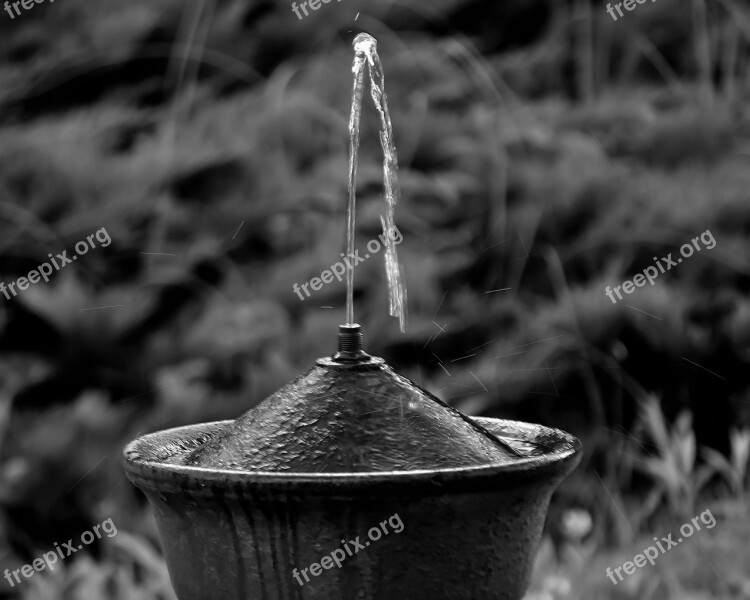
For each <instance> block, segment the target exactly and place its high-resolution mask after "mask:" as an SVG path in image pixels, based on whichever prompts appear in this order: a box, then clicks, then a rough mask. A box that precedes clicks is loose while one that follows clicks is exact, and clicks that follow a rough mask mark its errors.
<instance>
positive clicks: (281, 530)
mask: <svg viewBox="0 0 750 600" xmlns="http://www.w3.org/2000/svg"><path fill="white" fill-rule="evenodd" d="M474 420H475V421H477V422H478V423H479V424H481V425H482V426H484V427H485V428H487V429H488V430H489V431H490V432H492V433H493V434H494V435H496V436H498V437H501V438H503V439H504V440H506V442H507V443H510V444H512V445H514V446H516V447H517V448H519V450H521V451H522V452H525V454H527V456H525V457H523V458H520V459H518V460H517V461H515V462H513V463H512V464H502V465H499V464H487V465H480V466H470V467H466V468H452V469H434V470H414V471H388V472H383V471H378V472H356V473H293V472H268V471H266V472H260V471H230V470H212V469H206V468H200V467H188V466H182V465H179V464H173V463H171V462H170V459H171V460H174V458H175V457H176V456H178V455H181V454H183V453H185V452H188V451H190V450H193V449H195V448H196V447H198V446H200V445H201V444H203V443H205V442H206V440H208V439H210V438H212V437H213V436H215V435H217V434H218V433H220V432H221V431H223V429H224V428H226V427H228V426H229V425H231V424H232V423H233V421H220V422H214V423H203V424H198V425H189V426H185V427H178V428H175V429H169V430H165V431H159V432H156V433H152V434H149V435H145V436H142V437H140V438H138V439H136V440H134V441H132V442H131V443H130V444H128V446H127V447H126V448H125V450H124V457H123V459H124V460H123V462H124V467H125V471H126V473H127V476H128V478H129V479H130V480H131V481H132V482H133V483H134V484H135V485H136V486H138V487H139V488H140V489H141V490H142V491H143V492H144V493H145V494H146V496H147V497H148V499H149V501H150V503H151V505H152V507H153V509H154V512H155V515H156V522H157V526H158V529H159V534H160V537H161V540H162V543H163V546H164V553H165V556H166V560H167V565H168V568H169V572H170V576H171V578H172V583H173V585H174V588H175V591H176V592H177V596H178V597H179V598H180V600H213V599H216V600H255V599H257V600H313V599H321V600H360V599H361V600H394V599H398V600H438V599H440V600H485V599H486V600H489V599H492V600H520V599H521V598H522V597H523V595H524V592H525V590H526V587H527V584H528V579H529V576H530V572H531V566H532V562H533V556H534V553H535V551H536V548H537V545H538V543H539V540H540V537H541V533H542V528H543V525H544V520H545V517H546V513H547V508H548V505H549V500H550V497H551V495H552V493H553V491H554V490H555V488H556V487H557V485H558V484H559V483H560V481H562V479H564V478H565V477H566V476H567V475H568V474H569V473H570V472H571V471H572V470H573V469H574V468H575V467H576V465H577V464H578V462H579V461H580V458H581V443H580V441H579V440H578V439H576V438H575V437H573V436H571V435H569V434H567V433H565V432H563V431H560V430H557V429H552V428H548V427H543V426H540V425H534V424H529V423H522V422H518V421H507V420H501V419H490V418H475V419H474ZM396 513H397V514H398V515H399V517H400V519H401V521H402V523H403V525H404V529H403V531H401V532H400V533H394V532H390V533H389V534H388V535H383V536H382V537H381V538H380V539H379V540H378V541H374V542H371V543H370V545H369V546H368V547H367V548H366V549H365V550H362V551H359V552H357V553H356V554H354V555H353V556H351V557H347V558H346V559H345V561H344V562H343V564H342V566H341V568H336V567H335V566H334V567H333V568H331V569H329V570H323V571H322V573H321V574H320V575H319V576H317V577H313V576H311V577H310V582H309V583H305V584H304V585H303V586H300V585H299V583H298V582H297V581H296V580H295V578H294V577H293V576H292V570H293V569H297V570H298V571H299V570H301V569H303V568H306V567H309V566H310V565H311V564H312V563H320V561H321V559H322V558H323V557H324V556H326V555H329V554H330V553H331V552H333V551H334V550H335V549H337V548H341V547H342V546H343V545H344V544H343V542H342V540H343V541H347V542H348V541H354V540H355V538H356V537H357V536H360V539H361V541H362V543H364V541H365V540H368V537H367V533H368V530H370V529H371V528H373V527H378V525H379V523H381V522H383V521H385V520H387V519H388V518H389V517H390V516H391V515H393V514H396Z"/></svg>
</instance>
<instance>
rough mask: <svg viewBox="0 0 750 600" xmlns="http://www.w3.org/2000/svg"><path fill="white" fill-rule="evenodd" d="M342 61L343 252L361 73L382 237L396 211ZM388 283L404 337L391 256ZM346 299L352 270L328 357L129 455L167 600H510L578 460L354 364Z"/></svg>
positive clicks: (526, 430)
mask: <svg viewBox="0 0 750 600" xmlns="http://www.w3.org/2000/svg"><path fill="white" fill-rule="evenodd" d="M354 50H355V59H354V68H353V71H354V89H353V94H352V117H351V120H350V134H351V140H352V143H351V148H350V164H349V167H350V177H349V205H348V211H347V247H348V251H349V253H353V252H354V213H355V193H354V190H355V182H356V166H357V149H358V144H359V115H360V112H361V101H362V92H363V87H364V71H365V70H366V69H367V70H368V71H369V74H370V79H371V90H372V94H371V95H372V98H373V100H374V102H375V105H376V107H377V108H378V111H379V113H380V116H381V126H382V130H381V135H380V138H381V142H382V145H383V150H384V155H385V159H384V163H383V165H384V175H385V189H386V193H385V195H386V201H387V205H386V215H385V218H384V219H383V227H384V230H386V231H387V228H389V227H393V210H394V206H395V205H396V203H397V201H398V182H397V178H396V168H397V160H396V154H395V148H394V146H393V137H392V130H391V123H390V117H389V115H388V106H387V100H386V96H385V91H384V85H383V73H382V67H381V65H380V60H379V58H378V56H377V51H376V46H375V41H374V39H373V38H371V37H370V36H368V35H366V34H360V35H359V36H357V38H355V40H354ZM386 271H387V273H388V285H389V291H390V294H389V297H390V308H391V314H393V315H394V316H397V317H398V318H399V322H400V324H401V327H402V329H403V325H404V314H405V313H404V310H405V306H404V304H405V294H404V290H403V287H402V284H401V282H400V275H399V268H398V259H397V256H396V250H395V246H394V245H393V243H392V240H391V243H390V245H389V246H387V247H386ZM352 289H353V270H352V269H349V271H348V273H347V292H348V293H347V314H346V323H345V324H344V325H341V326H340V328H339V332H338V336H339V343H338V352H337V353H336V354H334V355H333V356H332V357H325V358H320V359H318V360H317V361H316V363H315V364H314V365H313V367H312V368H311V369H310V370H308V371H307V372H306V373H304V374H303V375H301V376H300V377H298V378H297V379H296V380H295V381H293V382H291V383H289V384H287V385H286V386H284V387H282V388H281V389H280V390H278V391H277V392H275V393H274V394H272V395H271V396H269V397H268V398H266V399H265V400H264V401H263V402H261V403H260V404H259V405H258V406H256V407H254V408H252V409H251V410H249V411H248V412H246V413H245V414H244V415H242V416H241V417H240V418H238V419H237V420H235V421H222V422H215V423H203V424H198V425H190V426H186V427H179V428H175V429H170V430H167V431H159V432H156V433H152V434H149V435H145V436H142V437H139V438H138V439H136V440H134V441H133V442H131V443H130V444H128V446H127V447H126V448H125V451H124V466H125V470H126V473H127V475H128V477H129V478H130V480H131V481H132V482H133V483H134V484H135V485H136V486H138V487H139V488H140V489H141V490H143V492H144V493H145V494H146V496H147V497H148V499H149V501H150V503H151V505H152V507H153V510H154V512H155V515H156V521H157V525H158V529H159V534H160V537H161V539H162V541H163V545H164V553H165V556H166V560H167V565H168V567H169V572H170V575H171V578H172V582H173V584H174V587H175V590H176V592H177V595H178V597H179V598H180V600H212V599H216V600H254V599H258V600H312V599H321V600H360V599H361V600H395V599H398V600H422V599H433V598H434V599H438V598H439V599H442V600H485V599H486V600H490V599H492V600H519V599H520V598H521V597H522V596H523V594H524V591H525V589H526V586H527V583H528V577H529V573H530V570H531V569H530V567H531V562H532V559H533V554H534V550H535V548H536V545H537V544H538V542H539V538H540V536H541V532H542V527H543V524H544V518H545V515H546V511H547V507H548V504H549V500H550V496H551V495H552V492H553V491H554V489H555V488H556V487H557V485H558V484H559V483H560V481H562V479H563V478H564V477H565V476H567V475H568V474H569V473H570V472H571V471H572V470H573V468H574V467H575V466H576V464H577V463H578V461H579V460H580V450H581V446H580V442H579V441H578V440H577V439H575V438H574V437H572V436H570V435H568V434H566V433H564V432H562V431H559V430H556V429H551V428H547V427H542V426H540V425H532V424H527V423H521V422H514V421H506V420H500V419H489V418H470V417H468V416H465V415H463V414H462V413H460V412H458V411H457V410H455V409H453V408H452V407H450V406H448V405H447V404H445V403H444V402H442V401H441V400H439V399H438V398H436V397H435V396H433V395H432V394H430V393H429V392H427V391H425V390H423V389H421V388H419V387H418V386H417V385H416V384H414V383H413V382H411V381H409V380H408V379H405V378H404V377H402V376H400V375H398V374H397V373H395V372H394V371H393V370H392V369H391V368H390V367H389V366H388V365H387V364H386V363H385V362H384V361H383V359H381V358H378V357H376V356H371V355H369V354H367V353H366V352H365V351H364V349H363V337H362V331H361V327H360V326H359V325H358V324H356V323H355V322H354V310H353V301H352V296H353V294H352ZM396 517H397V518H398V521H397V522H398V524H399V525H397V526H396V525H394V524H393V521H394V518H396ZM389 525H390V529H389V527H388V526H389ZM398 527H400V529H398ZM373 531H375V532H376V533H377V537H375V534H373V533H372V532H373Z"/></svg>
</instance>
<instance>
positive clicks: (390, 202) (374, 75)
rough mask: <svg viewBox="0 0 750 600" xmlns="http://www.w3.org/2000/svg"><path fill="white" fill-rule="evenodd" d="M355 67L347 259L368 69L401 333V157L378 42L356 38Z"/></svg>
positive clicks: (350, 284) (349, 305) (349, 307)
mask: <svg viewBox="0 0 750 600" xmlns="http://www.w3.org/2000/svg"><path fill="white" fill-rule="evenodd" d="M353 46H354V64H353V65H352V73H353V75H354V84H353V89H352V110H351V114H350V117H349V188H348V191H349V203H348V206H347V213H346V214H347V230H346V246H347V254H348V256H353V255H354V237H355V236H354V233H355V222H356V214H355V213H356V204H357V198H356V196H357V191H356V187H357V162H358V160H359V128H360V118H361V116H362V99H363V96H364V87H365V77H364V75H365V69H367V72H368V74H369V79H370V96H371V97H372V100H373V103H374V104H375V108H376V109H377V110H378V114H379V116H380V145H381V147H382V148H383V187H384V196H385V204H386V206H385V215H384V216H381V223H382V225H383V233H384V234H385V235H384V236H383V237H384V239H385V272H386V278H387V281H388V299H389V302H388V305H389V312H390V314H391V316H394V317H397V318H398V320H399V326H400V328H401V331H402V332H403V331H404V327H405V322H406V291H405V290H404V287H403V284H402V282H401V273H400V269H399V264H398V254H397V253H396V243H395V240H394V237H395V236H394V235H391V234H392V232H394V231H395V227H396V225H395V222H394V210H395V207H396V204H398V200H399V196H400V188H399V184H398V155H397V154H396V145H395V143H394V141H393V126H392V124H391V116H390V113H389V112H388V98H387V96H386V94H385V78H384V76H383V65H382V63H381V62H380V57H379V56H378V51H377V41H376V40H375V38H374V37H372V36H371V35H369V34H366V33H360V34H359V35H358V36H357V37H355V38H354V42H353ZM346 322H347V324H354V269H352V268H350V269H348V270H347V273H346Z"/></svg>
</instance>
